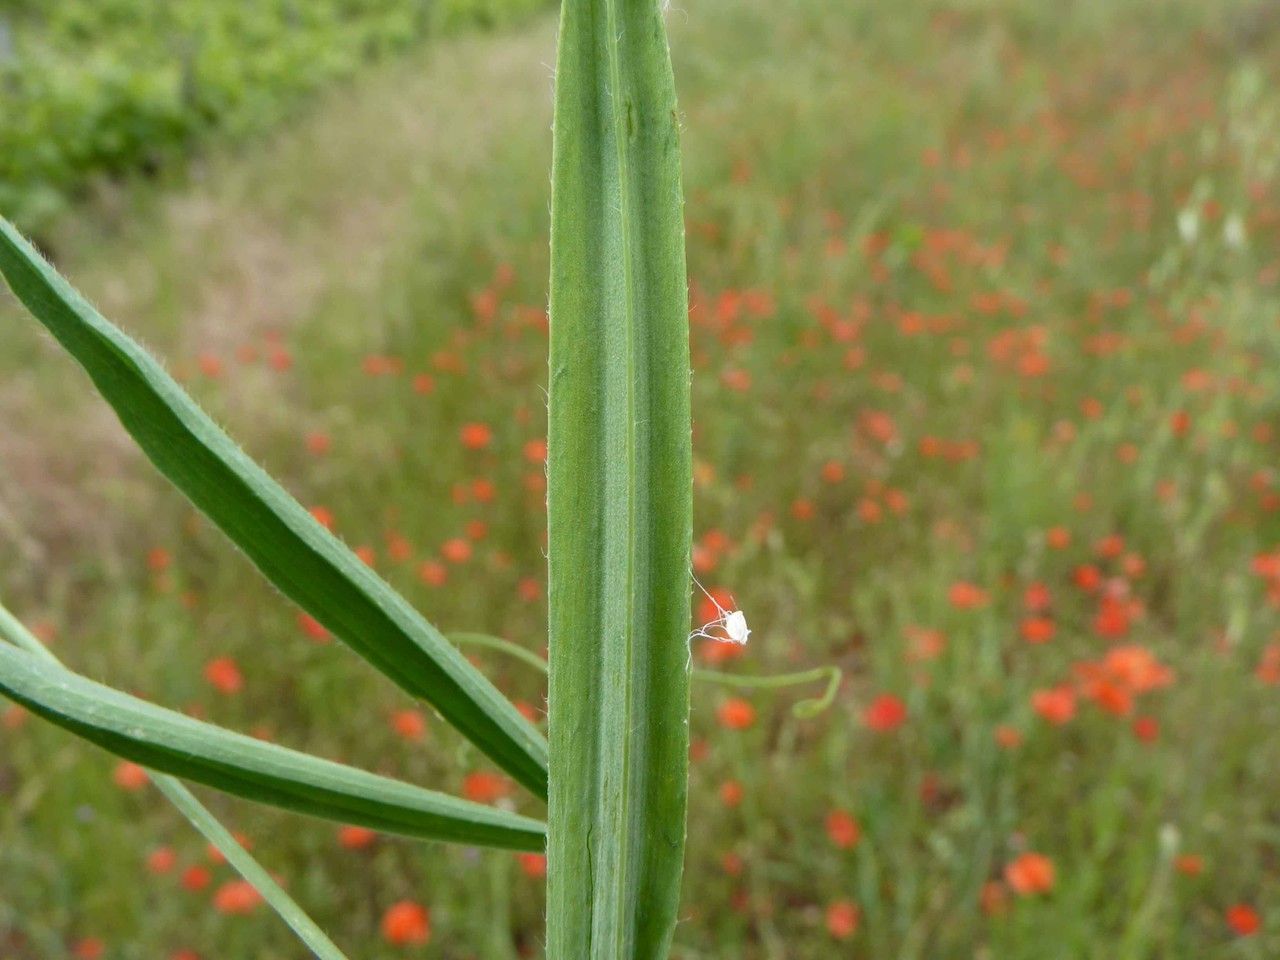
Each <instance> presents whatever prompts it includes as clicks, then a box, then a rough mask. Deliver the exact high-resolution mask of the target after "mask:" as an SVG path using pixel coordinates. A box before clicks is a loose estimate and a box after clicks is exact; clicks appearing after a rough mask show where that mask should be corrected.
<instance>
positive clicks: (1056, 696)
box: [1031, 687, 1076, 727]
mask: <svg viewBox="0 0 1280 960" xmlns="http://www.w3.org/2000/svg"><path fill="white" fill-rule="evenodd" d="M1031 709H1032V710H1034V711H1035V712H1036V713H1038V714H1040V716H1042V717H1044V719H1046V720H1048V721H1049V722H1050V723H1052V724H1053V725H1054V726H1058V727H1060V726H1062V725H1063V724H1064V723H1068V722H1069V721H1070V720H1071V719H1072V718H1073V717H1074V716H1075V715H1076V695H1075V693H1074V692H1073V691H1072V690H1071V688H1070V687H1054V688H1053V689H1052V690H1036V691H1035V692H1034V693H1032V694H1031Z"/></svg>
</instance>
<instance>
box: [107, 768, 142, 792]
mask: <svg viewBox="0 0 1280 960" xmlns="http://www.w3.org/2000/svg"><path fill="white" fill-rule="evenodd" d="M111 779H112V780H113V781H115V785H116V786H117V787H119V788H120V789H121V790H127V791H129V792H130V793H135V792H136V791H138V790H141V789H142V788H143V787H145V786H146V785H147V771H145V770H143V769H142V768H141V767H140V766H138V765H137V764H136V763H130V762H129V761H128V760H121V761H120V762H119V763H118V764H116V768H115V770H114V772H112V774H111Z"/></svg>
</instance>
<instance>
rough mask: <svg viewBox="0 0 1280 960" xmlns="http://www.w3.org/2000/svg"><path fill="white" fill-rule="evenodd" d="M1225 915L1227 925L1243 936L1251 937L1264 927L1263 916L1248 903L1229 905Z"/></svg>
mask: <svg viewBox="0 0 1280 960" xmlns="http://www.w3.org/2000/svg"><path fill="white" fill-rule="evenodd" d="M1224 916H1225V918H1226V921H1227V926H1228V927H1230V928H1231V929H1232V931H1233V932H1234V933H1236V934H1238V935H1239V936H1242V937H1251V936H1253V935H1254V934H1255V933H1257V932H1258V930H1259V929H1261V927H1262V917H1261V916H1259V915H1258V911H1257V910H1255V909H1254V908H1253V907H1251V906H1249V905H1248V904H1247V903H1237V904H1234V905H1232V906H1230V907H1227V910H1226V913H1225V914H1224Z"/></svg>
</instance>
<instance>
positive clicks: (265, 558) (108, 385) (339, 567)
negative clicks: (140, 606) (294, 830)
mask: <svg viewBox="0 0 1280 960" xmlns="http://www.w3.org/2000/svg"><path fill="white" fill-rule="evenodd" d="M0 274H3V276H4V278H5V279H6V280H7V281H8V283H9V286H10V287H12V288H13V291H14V293H15V294H16V295H17V297H18V299H19V300H20V301H22V303H23V304H25V305H26V307H27V309H28V310H30V311H31V313H32V314H33V315H34V316H35V318H36V319H37V320H39V321H40V322H41V323H42V324H44V326H45V327H46V328H47V329H48V330H49V332H50V333H52V334H53V336H54V337H55V338H57V340H58V341H59V342H60V343H61V344H62V345H63V346H64V347H65V348H66V349H67V351H68V352H69V353H70V354H71V355H72V356H73V357H74V358H75V359H76V360H77V361H78V362H79V363H80V364H81V366H83V367H84V368H85V370H86V371H87V372H88V373H89V376H90V377H91V378H92V379H93V382H94V383H95V384H96V385H97V387H98V390H99V391H100V392H101V393H102V395H103V397H104V398H106V400H107V402H108V403H110V404H111V406H112V407H113V408H114V409H115V411H116V414H117V415H118V416H119V418H120V421H121V423H123V424H124V426H125V429H127V430H128V431H129V433H131V434H132V435H133V438H134V439H135V440H136V441H137V442H138V445H139V446H140V447H141V448H142V450H143V451H144V452H145V453H146V454H147V456H148V457H150V458H151V460H152V462H153V463H154V464H155V465H156V466H157V467H158V468H159V469H160V471H161V472H162V473H163V474H164V475H165V476H166V477H168V478H169V479H170V480H171V481H172V482H173V483H174V485H175V486H177V487H178V489H180V490H181V491H182V492H183V493H185V494H186V495H187V496H188V497H189V498H190V499H191V501H192V503H194V504H195V505H196V506H197V507H199V508H200V509H201V510H202V511H204V513H205V514H206V515H207V516H208V517H209V518H210V519H211V520H213V522H214V523H216V524H217V525H218V526H219V527H220V528H221V529H222V530H223V532H224V533H226V534H227V536H229V537H230V538H231V539H232V541H234V542H235V543H236V545H237V546H239V547H240V548H241V549H242V550H243V551H244V552H245V553H246V554H247V555H248V557H249V559H251V560H252V561H253V562H254V563H255V564H256V565H257V566H258V569H260V570H261V571H262V572H263V574H265V575H266V577H267V579H268V580H270V581H271V582H272V583H273V584H275V585H276V586H277V587H278V588H279V589H280V590H281V591H282V592H283V593H284V594H285V595H286V596H288V597H289V598H290V599H292V600H293V601H294V602H296V603H297V604H298V605H299V606H301V607H302V608H303V609H304V610H306V611H307V612H308V613H310V614H311V615H312V616H313V617H315V618H316V619H317V620H318V621H319V622H320V623H321V624H323V625H324V626H325V627H327V628H328V629H329V630H330V631H332V632H333V633H334V634H335V635H336V636H337V637H339V638H340V639H342V640H343V641H345V642H346V643H347V645H348V646H350V647H351V648H352V649H353V650H355V651H356V652H357V653H359V654H360V655H361V656H363V657H364V658H365V659H366V660H368V661H369V662H370V663H371V664H373V665H374V666H375V667H377V668H378V669H379V670H381V671H382V672H383V673H385V674H386V675H387V676H388V677H390V678H391V679H392V680H394V681H395V682H396V683H397V684H399V685H400V686H401V687H402V688H404V689H405V690H406V691H408V692H409V693H411V694H413V695H414V696H417V697H420V698H422V699H423V700H426V701H427V702H429V703H430V704H431V705H432V706H434V707H435V708H436V710H438V711H439V712H440V714H441V716H442V717H444V719H445V720H447V721H448V722H449V723H450V724H452V725H453V726H454V727H456V728H457V729H458V730H459V731H460V732H461V733H462V734H463V735H464V736H465V737H467V739H469V740H470V741H471V742H472V743H474V744H475V745H476V746H477V747H479V748H480V749H481V750H482V751H484V752H485V753H486V754H488V755H489V757H490V758H492V759H493V760H494V762H496V763H497V764H498V765H499V766H501V767H502V768H503V769H505V770H506V771H507V772H508V773H510V774H511V775H512V776H513V777H515V778H516V779H517V780H518V781H520V782H521V783H522V784H524V785H525V786H526V787H528V788H529V789H530V790H532V791H533V792H534V793H536V794H537V795H538V796H540V797H545V796H546V791H547V745H546V741H545V740H544V739H543V737H542V735H541V734H540V733H538V731H537V730H536V729H534V727H533V726H532V725H531V724H530V723H529V722H528V721H527V720H525V718H524V717H523V716H521V715H520V712H519V711H518V710H516V708H515V706H514V705H513V704H512V703H511V702H510V701H509V700H508V699H506V698H505V697H504V696H502V694H501V693H499V692H498V690H497V689H496V688H495V687H494V686H493V685H492V684H491V683H490V682H489V681H488V680H486V679H485V677H484V676H483V675H482V674H481V673H480V672H479V671H478V670H476V669H475V668H474V667H473V666H472V665H471V664H470V663H468V662H467V660H466V659H465V658H464V657H463V656H462V655H461V654H460V653H459V652H458V651H457V650H456V649H454V647H453V646H451V645H450V644H449V643H448V642H447V641H446V640H445V638H444V637H443V636H442V635H441V634H440V632H439V631H438V630H436V628H435V627H433V626H432V625H431V624H430V623H428V622H427V621H426V620H425V619H424V618H423V617H422V616H421V615H420V614H419V613H418V612H417V611H416V610H414V608H413V607H412V606H410V604H409V603H408V602H407V601H406V600H405V599H404V598H403V597H401V596H400V595H399V594H398V593H396V591H395V590H393V589H392V588H391V587H390V586H389V585H388V584H387V583H386V582H385V581H383V580H382V578H381V577H379V576H378V575H377V574H376V573H374V572H373V571H372V570H371V569H370V568H369V567H368V566H367V565H366V564H364V563H362V562H361V561H360V560H359V558H357V557H356V556H355V554H354V553H352V552H351V550H349V549H348V548H347V547H346V546H345V545H344V544H343V543H342V541H340V540H339V539H338V538H337V537H335V536H333V535H332V534H331V533H329V531H328V530H326V529H325V528H324V527H323V526H322V525H321V524H320V523H318V522H317V521H316V520H315V518H314V517H312V516H311V515H310V514H309V513H308V512H307V510H306V509H305V508H303V506H302V505H301V504H299V503H298V501H297V500H295V499H294V498H293V497H292V496H290V495H289V494H288V493H287V492H286V491H285V490H284V489H283V488H282V487H281V486H280V485H279V484H278V483H276V482H275V481H274V480H273V479H272V478H271V477H270V476H268V475H267V473H266V472H265V471H264V470H263V469H262V468H261V467H259V466H258V465H257V464H256V463H254V462H253V461H252V460H251V459H249V457H248V456H246V455H245V454H244V453H243V452H242V451H241V450H240V449H239V448H238V447H237V446H236V445H235V443H234V442H233V441H232V440H231V439H230V438H229V437H228V436H227V435H226V434H225V433H224V432H223V431H222V430H221V429H220V428H219V427H218V426H217V425H216V424H215V423H214V422H213V421H212V420H211V419H210V418H209V417H208V415H207V414H205V413H204V411H202V410H201V409H200V408H199V407H198V406H197V405H196V404H195V402H194V401H193V400H192V399H191V398H190V397H189V396H187V394H186V393H185V392H184V391H183V390H182V388H181V387H180V386H179V385H178V384H177V383H176V382H175V381H174V380H173V378H172V377H170V376H169V375H168V374H167V373H166V372H165V371H164V369H163V368H162V367H161V366H160V364H159V363H157V362H156V360H155V359H153V358H152V357H151V356H150V355H149V354H148V353H147V352H146V351H145V350H143V349H142V348H141V347H140V346H139V345H138V344H137V343H135V342H134V341H133V340H131V339H130V338H129V337H128V336H126V335H125V334H124V333H123V332H122V331H121V330H120V329H119V328H117V327H116V326H114V325H113V324H112V323H110V322H109V321H108V320H106V319H104V318H103V317H102V315H101V314H99V313H98V312H97V311H96V310H95V309H94V308H93V307H92V306H91V305H90V304H89V303H88V302H87V301H86V300H85V299H84V298H83V297H81V296H80V294H79V293H77V292H76V291H75V290H74V289H73V288H72V287H71V286H70V284H68V283H67V282H66V281H65V280H64V279H63V278H62V277H61V276H59V275H58V273H57V272H56V271H55V270H54V269H53V268H52V267H51V266H50V265H49V264H48V263H47V262H45V260H44V259H43V258H42V257H41V256H40V255H39V253H37V252H36V250H35V249H34V248H33V247H32V246H31V244H29V243H28V242H27V241H26V240H25V239H24V238H23V237H22V236H21V235H20V234H19V233H18V231H17V230H16V229H15V228H14V227H13V225H12V224H10V223H9V222H8V221H7V220H4V219H3V218H0Z"/></svg>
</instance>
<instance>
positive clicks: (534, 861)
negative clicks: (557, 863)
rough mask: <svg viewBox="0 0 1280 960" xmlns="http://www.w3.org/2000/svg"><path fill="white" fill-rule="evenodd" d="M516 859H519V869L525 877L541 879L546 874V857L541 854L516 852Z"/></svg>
mask: <svg viewBox="0 0 1280 960" xmlns="http://www.w3.org/2000/svg"><path fill="white" fill-rule="evenodd" d="M516 859H517V860H519V861H520V870H521V871H522V872H523V873H524V875H525V876H526V877H529V878H530V879H533V880H541V879H542V878H543V877H545V876H546V875H547V858H546V856H544V855H543V854H541V853H520V854H516Z"/></svg>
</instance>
